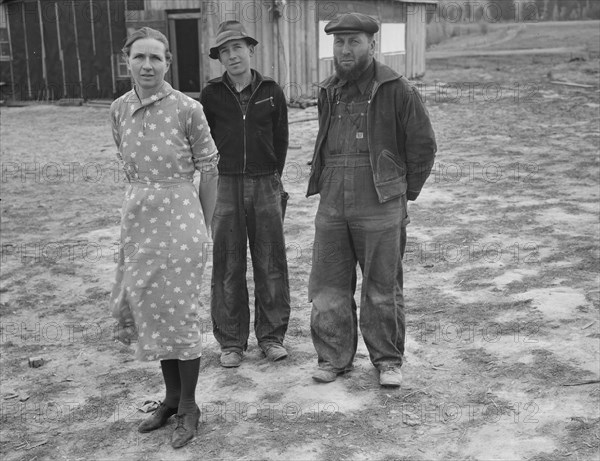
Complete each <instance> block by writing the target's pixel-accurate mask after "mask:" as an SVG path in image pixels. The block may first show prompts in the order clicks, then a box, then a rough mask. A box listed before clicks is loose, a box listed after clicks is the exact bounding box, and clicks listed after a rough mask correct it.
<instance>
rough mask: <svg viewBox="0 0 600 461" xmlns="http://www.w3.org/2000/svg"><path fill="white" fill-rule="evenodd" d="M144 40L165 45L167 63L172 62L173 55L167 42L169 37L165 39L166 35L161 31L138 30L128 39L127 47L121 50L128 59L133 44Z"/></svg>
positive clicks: (149, 28)
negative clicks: (147, 39)
mask: <svg viewBox="0 0 600 461" xmlns="http://www.w3.org/2000/svg"><path fill="white" fill-rule="evenodd" d="M142 38H153V39H155V40H158V41H159V42H160V43H162V44H163V45H165V58H166V60H167V62H171V58H172V56H173V55H172V54H171V50H170V48H169V40H167V37H165V35H164V34H163V33H162V32H161V31H159V30H156V29H152V28H151V27H142V28H141V29H137V30H136V31H135V32H133V33H132V34H131V35H130V36H129V37H127V40H126V41H125V45H124V46H123V48H122V49H121V51H122V52H123V54H124V55H125V56H126V57H128V56H129V53H130V52H131V46H132V45H133V43H134V42H136V41H137V40H140V39H142Z"/></svg>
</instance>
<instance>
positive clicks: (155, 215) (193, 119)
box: [111, 82, 218, 360]
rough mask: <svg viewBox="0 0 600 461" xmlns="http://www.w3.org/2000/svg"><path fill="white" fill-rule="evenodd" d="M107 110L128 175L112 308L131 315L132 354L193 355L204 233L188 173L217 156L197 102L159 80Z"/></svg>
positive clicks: (211, 164) (197, 341)
mask: <svg viewBox="0 0 600 461" xmlns="http://www.w3.org/2000/svg"><path fill="white" fill-rule="evenodd" d="M111 118H112V122H113V136H114V138H115V142H116V144H117V146H118V149H119V156H120V158H121V159H122V160H123V162H124V166H125V171H126V174H127V177H128V179H129V181H130V183H129V187H128V189H127V191H126V194H125V199H124V202H123V209H122V215H121V248H120V254H119V264H118V268H117V275H116V282H115V285H114V288H113V291H112V295H111V306H112V310H113V314H114V316H115V317H116V318H118V319H119V320H120V321H121V322H123V321H124V320H126V319H133V321H134V322H135V326H136V329H137V334H138V345H137V353H136V356H137V358H138V359H140V360H167V359H178V360H191V359H195V358H197V357H199V356H200V355H201V332H200V325H199V322H198V309H199V302H198V293H199V291H200V281H201V277H202V273H203V270H204V265H205V262H206V260H207V257H208V255H209V252H210V246H209V241H210V240H209V237H208V234H207V230H206V225H205V222H204V216H203V214H202V208H201V206H200V200H199V197H198V193H197V192H196V190H195V188H194V186H193V183H192V179H193V175H194V171H195V170H196V169H198V170H201V171H208V170H210V169H215V172H216V164H217V160H218V156H217V151H216V147H215V145H214V143H213V141H212V138H211V136H210V130H209V127H208V124H207V122H206V119H205V117H204V112H203V110H202V106H201V105H200V103H198V102H197V101H194V100H193V99H191V98H189V97H188V96H186V95H184V94H183V93H180V92H179V91H176V90H174V89H173V88H172V87H171V86H170V85H169V84H168V83H166V82H165V83H163V85H162V87H161V88H160V90H159V91H158V92H157V93H156V94H155V95H153V96H151V97H150V98H147V99H143V100H141V101H140V99H139V98H138V96H137V94H136V92H135V91H133V90H132V91H130V92H128V93H127V94H125V95H123V96H122V97H120V98H119V99H117V100H116V101H114V102H113V104H112V106H111Z"/></svg>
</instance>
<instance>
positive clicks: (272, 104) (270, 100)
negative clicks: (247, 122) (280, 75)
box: [254, 96, 275, 107]
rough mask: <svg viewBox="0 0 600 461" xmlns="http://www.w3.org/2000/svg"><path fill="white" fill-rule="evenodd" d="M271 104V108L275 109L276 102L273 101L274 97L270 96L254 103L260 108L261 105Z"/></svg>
mask: <svg viewBox="0 0 600 461" xmlns="http://www.w3.org/2000/svg"><path fill="white" fill-rule="evenodd" d="M267 103H269V104H270V106H271V107H275V101H274V100H273V96H269V97H268V98H265V99H259V100H258V101H256V102H255V103H254V105H255V106H258V105H260V104H267Z"/></svg>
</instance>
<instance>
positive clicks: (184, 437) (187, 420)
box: [171, 406, 200, 448]
mask: <svg viewBox="0 0 600 461" xmlns="http://www.w3.org/2000/svg"><path fill="white" fill-rule="evenodd" d="M175 418H176V419H177V427H175V430H174V431H173V436H172V437H171V446H172V447H173V448H181V447H183V446H184V445H186V444H187V443H188V442H189V441H190V440H192V439H193V438H194V435H195V434H196V429H197V428H198V421H199V420H200V408H198V406H196V410H195V411H194V412H193V413H186V414H183V415H179V414H178V415H175Z"/></svg>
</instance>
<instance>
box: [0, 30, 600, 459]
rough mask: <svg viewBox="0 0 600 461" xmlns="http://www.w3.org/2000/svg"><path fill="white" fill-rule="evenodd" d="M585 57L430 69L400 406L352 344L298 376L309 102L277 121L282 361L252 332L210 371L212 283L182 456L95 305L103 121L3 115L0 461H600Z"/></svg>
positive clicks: (107, 184)
mask: <svg viewBox="0 0 600 461" xmlns="http://www.w3.org/2000/svg"><path fill="white" fill-rule="evenodd" d="M507 43H508V44H509V43H510V41H508V42H506V43H505V45H506V44H507ZM559 46H561V44H560V43H558V44H556V43H548V47H559ZM599 64H600V62H599V59H598V53H597V51H594V50H593V49H592V50H590V49H588V50H587V52H586V54H585V56H582V59H576V60H572V57H571V56H570V54H568V53H567V54H553V55H524V56H513V57H509V56H493V57H490V58H485V57H477V58H473V57H471V58H469V57H463V58H460V59H457V58H452V59H435V60H432V61H430V62H429V63H428V74H427V76H426V79H425V80H423V81H421V82H419V83H420V85H421V88H422V90H423V92H424V94H425V97H426V99H427V104H428V107H429V109H430V113H431V116H432V119H433V123H434V127H435V129H436V133H437V136H438V140H439V154H438V159H437V163H436V165H435V168H434V171H433V173H432V175H431V177H430V179H429V181H428V182H427V184H426V186H425V188H424V190H423V193H422V194H421V196H420V197H419V199H418V201H417V202H415V203H411V204H410V207H409V214H410V216H411V221H412V222H411V224H410V226H409V230H408V232H409V243H408V248H407V254H406V258H405V266H406V269H405V270H406V276H405V280H406V282H405V283H406V302H407V320H408V339H407V354H406V364H405V366H404V367H403V373H404V385H403V386H402V388H401V389H399V390H395V391H394V390H389V389H382V388H380V387H379V385H378V380H377V374H376V372H375V370H374V369H373V367H372V366H371V364H370V362H369V359H368V354H367V351H366V348H365V346H364V344H363V343H362V341H360V342H359V351H358V356H357V360H356V369H355V370H354V371H353V372H351V373H349V374H348V375H346V376H343V377H341V378H340V379H338V380H337V381H336V382H335V383H332V384H328V385H318V384H315V383H313V382H312V380H311V378H310V371H311V370H312V368H313V367H314V366H315V365H316V356H315V353H314V349H313V347H312V343H311V340H310V331H309V318H310V304H309V303H308V302H307V293H306V291H307V290H306V284H307V279H308V274H309V271H310V264H311V247H312V238H313V232H314V230H313V218H314V215H315V211H316V206H317V199H316V198H314V197H313V198H310V199H306V198H305V197H304V193H305V189H306V182H307V177H308V172H309V167H308V166H307V165H306V162H307V160H309V159H310V157H311V155H312V148H313V144H314V139H315V135H316V132H317V124H316V121H314V120H308V121H306V120H307V119H310V118H311V117H314V115H315V109H314V108H309V109H307V110H299V109H293V110H292V111H291V114H290V115H291V120H292V121H295V120H305V121H299V122H295V123H292V124H291V146H290V150H289V157H288V158H289V160H288V166H287V168H286V174H285V178H284V180H285V184H286V188H287V189H288V191H289V192H290V194H291V196H292V198H291V201H290V203H289V205H288V211H287V216H286V224H285V230H286V238H287V243H288V260H289V267H290V284H291V292H292V306H293V308H292V318H291V321H290V328H289V332H288V335H287V338H286V345H287V347H288V349H289V351H290V357H289V359H288V360H286V361H284V362H281V363H276V364H273V363H270V362H268V361H267V360H266V359H264V358H263V357H262V356H261V354H260V352H259V350H258V348H257V345H256V341H255V339H254V337H253V335H251V343H250V349H249V351H248V354H247V355H246V357H245V359H244V362H243V364H242V366H241V367H240V368H239V369H228V370H227V369H223V368H221V367H220V366H219V364H218V353H219V350H218V346H217V344H216V342H215V340H214V338H213V336H212V332H211V331H212V328H211V324H210V316H209V314H208V275H209V274H210V272H207V273H206V274H205V278H204V283H203V296H204V299H205V303H204V308H205V310H204V312H203V314H202V328H203V331H204V332H205V334H204V338H205V352H204V355H203V359H202V369H201V373H200V382H199V386H198V390H197V400H198V402H199V404H200V406H201V409H202V410H203V414H202V419H201V422H202V423H201V425H200V429H199V434H198V437H197V438H196V439H195V440H194V441H193V442H192V443H191V444H190V445H188V446H186V447H185V448H183V449H181V450H179V451H174V450H172V449H171V447H170V445H169V443H168V441H169V440H170V435H171V431H172V429H173V423H170V424H169V425H168V426H167V427H166V428H164V429H162V430H159V431H156V432H155V433H152V434H144V435H142V434H138V433H137V431H136V427H137V424H138V423H139V421H140V420H141V419H143V418H144V417H146V416H147V415H146V414H145V413H143V412H142V411H141V410H140V408H142V407H143V405H144V402H145V401H147V400H159V399H161V398H162V393H163V390H162V378H161V376H160V370H159V366H158V364H157V363H149V364H148V363H139V362H135V361H133V353H132V350H131V349H129V348H127V347H125V346H122V345H120V344H118V343H116V342H115V341H114V334H113V333H114V331H113V328H114V323H113V321H112V319H111V318H110V313H109V309H108V306H107V301H108V295H109V290H110V287H111V283H112V279H113V273H114V270H115V260H114V255H115V251H116V245H117V243H116V242H117V239H118V222H119V208H120V202H121V199H122V196H123V191H124V189H125V183H124V182H123V178H122V177H121V176H120V174H119V170H118V167H117V165H116V163H115V156H114V152H115V148H114V146H113V143H112V139H111V135H110V129H109V123H108V110H107V109H106V108H91V107H55V106H32V107H24V108H3V109H2V111H1V119H0V122H1V133H0V134H1V140H2V145H1V149H2V180H1V184H0V185H1V186H2V214H1V216H2V242H1V243H2V274H1V278H0V309H1V310H0V314H1V325H0V328H1V329H0V333H1V337H0V347H1V349H0V350H1V355H0V366H1V377H2V387H1V390H0V405H1V420H2V429H1V432H0V454H1V456H2V459H3V460H7V461H8V460H21V459H22V460H33V459H36V460H42V459H65V460H84V459H85V460H87V459H110V460H112V459H131V460H146V459H148V460H151V459H187V460H192V459H232V460H233V459H236V460H237V459H272V460H281V459H287V460H345V459H353V460H367V459H368V460H432V459H461V460H479V459H486V460H487V459H495V460H535V461H542V460H555V461H559V460H564V459H568V460H589V459H598V450H599V446H600V435H599V429H600V414H599V405H600V386H599V384H598V382H599V381H598V380H599V377H600V365H599V363H600V361H599V358H600V357H599V355H600V353H599V342H600V341H599V340H600V317H599V310H600V287H599V277H598V276H599V272H600V262H599V261H600V245H599V236H600V232H599V231H600V229H599V213H600V205H599V204H600V181H599V171H600V169H599V167H600V163H599V162H600V159H599V143H600V131H599V121H600V114H599V109H600V92H599V88H598V78H599V76H600V73H599V71H600V66H599ZM550 76H551V78H549V77H550ZM550 81H569V82H575V83H582V84H588V85H592V88H578V87H572V86H563V85H557V84H553V83H550ZM207 257H209V256H208V255H207ZM38 357H40V358H42V359H43V360H44V363H43V364H42V366H40V367H37V368H32V367H29V366H28V359H30V358H38Z"/></svg>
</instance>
